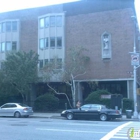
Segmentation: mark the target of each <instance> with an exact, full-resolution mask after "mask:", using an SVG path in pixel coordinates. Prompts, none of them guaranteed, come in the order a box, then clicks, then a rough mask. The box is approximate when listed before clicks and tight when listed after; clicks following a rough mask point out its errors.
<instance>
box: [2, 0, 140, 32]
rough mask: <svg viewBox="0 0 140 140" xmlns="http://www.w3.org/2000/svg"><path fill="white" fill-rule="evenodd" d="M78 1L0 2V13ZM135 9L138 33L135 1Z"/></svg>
mask: <svg viewBox="0 0 140 140" xmlns="http://www.w3.org/2000/svg"><path fill="white" fill-rule="evenodd" d="M72 1H79V0H0V13H1V12H6V11H12V10H18V9H25V8H31V7H40V6H45V5H52V4H58V3H66V2H72ZM135 8H136V13H137V19H138V23H139V31H140V0H135Z"/></svg>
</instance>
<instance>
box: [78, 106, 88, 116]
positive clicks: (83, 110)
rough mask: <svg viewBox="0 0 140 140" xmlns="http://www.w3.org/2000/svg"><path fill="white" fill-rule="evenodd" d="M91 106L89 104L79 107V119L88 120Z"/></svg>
mask: <svg viewBox="0 0 140 140" xmlns="http://www.w3.org/2000/svg"><path fill="white" fill-rule="evenodd" d="M90 107H91V105H90V104H86V105H83V106H81V108H80V112H79V117H81V118H89V109H90Z"/></svg>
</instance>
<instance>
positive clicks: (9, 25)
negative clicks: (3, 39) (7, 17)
mask: <svg viewBox="0 0 140 140" xmlns="http://www.w3.org/2000/svg"><path fill="white" fill-rule="evenodd" d="M6 32H11V22H10V21H9V22H6Z"/></svg>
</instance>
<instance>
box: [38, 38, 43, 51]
mask: <svg viewBox="0 0 140 140" xmlns="http://www.w3.org/2000/svg"><path fill="white" fill-rule="evenodd" d="M39 48H40V49H44V38H41V39H40V40H39Z"/></svg>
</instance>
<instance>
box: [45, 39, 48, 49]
mask: <svg viewBox="0 0 140 140" xmlns="http://www.w3.org/2000/svg"><path fill="white" fill-rule="evenodd" d="M48 46H49V41H48V37H47V38H45V48H48Z"/></svg>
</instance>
